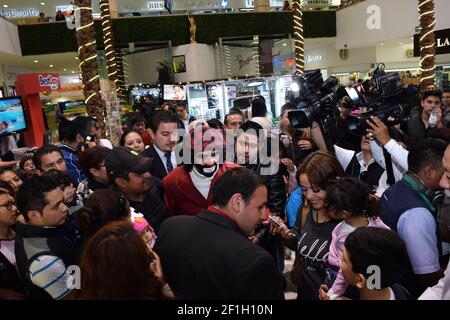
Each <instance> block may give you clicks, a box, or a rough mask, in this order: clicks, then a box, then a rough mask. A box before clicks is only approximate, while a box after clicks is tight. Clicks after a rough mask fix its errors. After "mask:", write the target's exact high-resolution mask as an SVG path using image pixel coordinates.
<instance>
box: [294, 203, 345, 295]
mask: <svg viewBox="0 0 450 320" xmlns="http://www.w3.org/2000/svg"><path fill="white" fill-rule="evenodd" d="M338 223H339V221H338V220H330V221H328V222H325V223H317V222H315V221H314V219H313V211H312V210H310V211H309V212H308V216H307V218H306V222H305V226H304V227H303V230H302V232H301V235H300V241H299V243H298V251H297V252H298V254H299V257H300V260H301V263H302V268H301V269H300V286H299V292H298V295H299V299H300V300H318V299H319V288H320V285H321V284H323V283H324V281H325V267H326V265H327V261H328V255H329V249H330V244H331V233H332V232H333V230H334V228H335V227H336V225H337V224H338Z"/></svg>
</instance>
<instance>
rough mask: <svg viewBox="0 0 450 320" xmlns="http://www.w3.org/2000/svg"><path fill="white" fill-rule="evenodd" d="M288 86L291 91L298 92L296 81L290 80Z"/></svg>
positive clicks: (298, 87)
mask: <svg viewBox="0 0 450 320" xmlns="http://www.w3.org/2000/svg"><path fill="white" fill-rule="evenodd" d="M289 88H290V89H291V91H293V92H299V91H300V86H299V85H298V83H297V82H292V83H291V85H290V86H289Z"/></svg>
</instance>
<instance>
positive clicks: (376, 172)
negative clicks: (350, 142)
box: [312, 130, 384, 192]
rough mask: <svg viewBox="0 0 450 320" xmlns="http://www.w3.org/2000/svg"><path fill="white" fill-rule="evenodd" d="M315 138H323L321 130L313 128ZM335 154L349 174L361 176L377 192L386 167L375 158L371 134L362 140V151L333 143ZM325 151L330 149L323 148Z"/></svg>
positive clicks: (356, 176)
mask: <svg viewBox="0 0 450 320" xmlns="http://www.w3.org/2000/svg"><path fill="white" fill-rule="evenodd" d="M312 135H313V138H314V140H323V134H322V132H321V131H320V130H313V131H312ZM333 147H334V154H335V156H336V158H337V160H338V161H339V163H340V164H341V166H342V168H344V171H345V173H346V175H347V176H350V177H355V178H359V179H361V180H362V181H364V182H365V183H367V184H368V186H369V188H370V190H371V191H373V192H375V191H376V190H377V189H378V186H379V185H380V183H381V181H380V179H381V177H383V175H384V168H383V167H382V166H380V165H379V164H378V163H377V162H376V161H375V159H374V157H373V155H372V152H371V148H370V136H369V135H365V136H363V137H361V140H360V149H361V151H360V152H356V151H354V150H349V149H344V148H341V147H340V146H338V145H337V144H334V145H333ZM321 150H323V151H330V150H327V149H326V148H325V149H321Z"/></svg>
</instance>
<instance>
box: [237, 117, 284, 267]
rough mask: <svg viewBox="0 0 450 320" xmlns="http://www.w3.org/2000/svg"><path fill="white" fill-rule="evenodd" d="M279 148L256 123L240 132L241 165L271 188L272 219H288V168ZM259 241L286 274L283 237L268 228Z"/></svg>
mask: <svg viewBox="0 0 450 320" xmlns="http://www.w3.org/2000/svg"><path fill="white" fill-rule="evenodd" d="M273 142H278V141H273ZM277 147H278V145H277V144H276V145H271V139H270V138H267V137H266V136H265V132H264V129H263V127H262V126H260V125H259V124H258V123H256V122H253V121H247V122H245V123H244V124H243V125H242V126H241V127H240V128H239V130H238V132H237V141H236V159H237V163H238V164H240V165H243V166H245V167H246V168H247V169H250V170H252V171H254V172H255V173H256V174H258V175H259V176H261V178H262V179H263V181H264V183H265V185H266V187H267V208H268V210H269V211H270V213H271V214H272V215H275V216H279V217H281V218H284V207H285V205H286V187H285V183H284V177H283V173H284V172H285V170H286V168H285V167H284V165H283V166H280V156H279V150H278V149H277ZM256 239H257V240H258V243H259V244H260V245H261V246H262V247H263V248H265V249H266V250H267V251H268V252H269V253H270V254H272V256H273V257H274V258H275V261H277V263H278V267H279V270H280V271H282V270H283V269H284V245H283V241H282V239H281V238H280V237H279V236H272V235H270V234H268V232H267V230H266V228H260V229H258V230H257V231H256ZM256 239H255V240H256Z"/></svg>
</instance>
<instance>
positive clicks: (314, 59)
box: [305, 54, 322, 63]
mask: <svg viewBox="0 0 450 320" xmlns="http://www.w3.org/2000/svg"><path fill="white" fill-rule="evenodd" d="M319 61H322V56H321V55H320V54H318V55H315V56H306V57H305V63H313V62H319Z"/></svg>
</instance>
